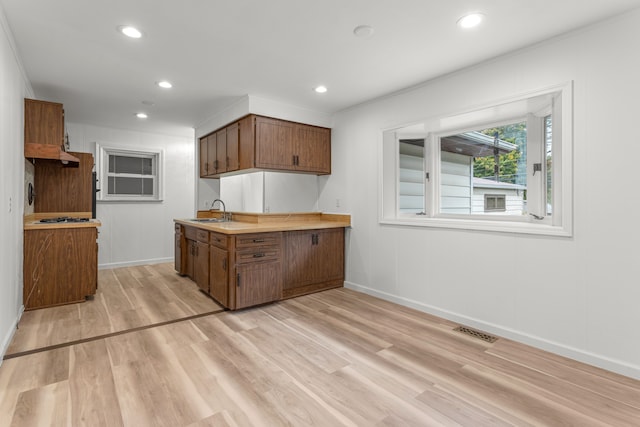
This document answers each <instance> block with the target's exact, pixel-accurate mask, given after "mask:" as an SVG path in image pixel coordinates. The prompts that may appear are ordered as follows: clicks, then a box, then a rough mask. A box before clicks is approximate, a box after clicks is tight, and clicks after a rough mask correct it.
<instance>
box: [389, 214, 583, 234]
mask: <svg viewBox="0 0 640 427" xmlns="http://www.w3.org/2000/svg"><path fill="white" fill-rule="evenodd" d="M379 223H380V224H382V225H400V226H407V227H427V228H446V229H456V230H473V231H489V232H496V233H517V234H532V235H539V236H553V237H572V235H573V233H572V232H571V230H567V229H565V228H563V227H560V226H553V225H547V224H535V223H527V222H506V221H482V220H466V219H451V218H416V219H412V218H391V219H381V220H380V221H379Z"/></svg>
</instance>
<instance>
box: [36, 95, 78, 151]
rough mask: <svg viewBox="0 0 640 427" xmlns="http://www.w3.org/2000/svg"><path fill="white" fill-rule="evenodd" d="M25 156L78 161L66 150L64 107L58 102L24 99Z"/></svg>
mask: <svg viewBox="0 0 640 427" xmlns="http://www.w3.org/2000/svg"><path fill="white" fill-rule="evenodd" d="M24 156H25V157H26V158H35V159H55V160H61V161H63V162H65V163H67V162H72V163H77V162H78V161H79V159H78V158H76V157H74V156H72V155H70V154H68V153H66V152H65V148H64V109H63V108H62V104H58V103H57V102H47V101H38V100H35V99H25V100H24Z"/></svg>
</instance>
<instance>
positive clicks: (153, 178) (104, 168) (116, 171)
mask: <svg viewBox="0 0 640 427" xmlns="http://www.w3.org/2000/svg"><path fill="white" fill-rule="evenodd" d="M96 146H97V149H96V152H97V153H98V155H97V157H98V162H97V164H98V168H99V176H100V182H101V184H102V186H101V191H100V192H99V193H98V195H99V200H103V201H158V200H160V199H161V197H160V194H161V186H160V184H161V179H160V176H161V175H160V165H161V154H162V152H161V151H138V150H135V151H134V150H124V149H117V148H109V147H99V146H98V145H97V144H96Z"/></svg>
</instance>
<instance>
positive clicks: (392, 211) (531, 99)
mask: <svg viewBox="0 0 640 427" xmlns="http://www.w3.org/2000/svg"><path fill="white" fill-rule="evenodd" d="M571 146H572V135H571V85H570V84H566V85H562V86H558V87H556V88H552V89H549V90H546V91H540V92H537V93H533V94H529V95H523V96H520V97H514V98H513V99H511V100H507V101H503V102H498V103H492V104H489V105H487V106H486V107H482V108H479V109H475V110H472V111H468V112H464V113H461V114H457V115H452V116H447V117H436V118H433V119H427V120H425V121H424V122H423V123H418V124H414V125H410V126H403V127H399V128H396V129H391V130H388V131H384V132H383V138H382V159H383V162H382V177H383V179H382V187H381V191H382V197H381V200H382V204H383V205H382V209H381V222H383V223H393V224H403V223H404V224H408V225H423V226H436V227H452V228H469V229H485V230H495V231H513V232H525V233H532V234H551V235H565V236H567V235H571Z"/></svg>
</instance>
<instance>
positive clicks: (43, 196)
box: [33, 153, 94, 213]
mask: <svg viewBox="0 0 640 427" xmlns="http://www.w3.org/2000/svg"><path fill="white" fill-rule="evenodd" d="M69 154H72V155H73V156H75V157H77V158H78V159H79V160H80V162H79V163H78V167H65V166H64V165H63V164H62V163H61V162H59V161H57V160H38V161H37V162H36V166H35V176H34V182H33V185H34V187H35V190H36V192H37V196H36V198H35V201H34V207H33V209H34V212H36V213H40V212H91V210H92V200H93V199H92V194H91V191H92V189H93V183H92V179H93V178H92V175H91V171H92V170H93V164H94V161H93V154H91V153H69Z"/></svg>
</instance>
